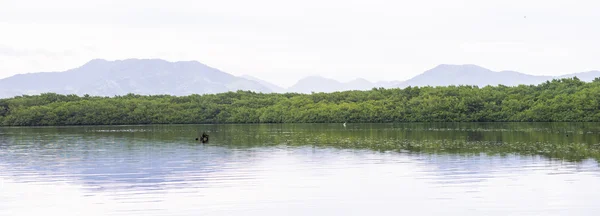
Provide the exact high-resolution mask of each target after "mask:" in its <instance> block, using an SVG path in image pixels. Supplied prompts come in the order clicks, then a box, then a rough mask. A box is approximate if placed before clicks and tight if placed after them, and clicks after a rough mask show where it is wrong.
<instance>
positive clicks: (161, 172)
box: [0, 123, 600, 189]
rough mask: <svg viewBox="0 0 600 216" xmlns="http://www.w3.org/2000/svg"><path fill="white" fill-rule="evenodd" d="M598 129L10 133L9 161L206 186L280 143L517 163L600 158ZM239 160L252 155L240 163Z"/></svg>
mask: <svg viewBox="0 0 600 216" xmlns="http://www.w3.org/2000/svg"><path fill="white" fill-rule="evenodd" d="M561 128H562V129H563V131H567V132H568V131H571V132H568V133H570V134H572V135H571V136H569V137H567V136H565V133H567V132H560V131H559V129H561ZM199 131H206V132H207V133H208V134H209V135H210V136H211V141H210V143H209V144H204V145H203V144H200V143H199V142H197V141H195V140H194V138H195V137H197V135H198V132H199ZM557 131H558V132H557ZM598 131H600V130H598V126H597V125H589V124H565V123H557V124H545V123H544V124H533V123H532V124H527V123H498V124H490V123H469V124H465V123H461V124H459V123H443V124H439V125H438V124H434V123H417V124H348V125H347V127H345V128H344V127H343V125H341V124H272V125H269V124H260V125H241V124H240V125H156V126H93V127H92V126H90V127H52V128H2V129H0V133H3V134H2V136H0V150H1V151H0V156H1V157H2V161H0V163H2V164H4V165H6V166H10V167H18V168H20V169H24V170H21V171H18V172H19V173H27V172H39V173H49V174H56V175H64V176H73V177H75V178H78V179H79V180H80V181H83V182H85V183H86V184H88V185H92V186H99V187H98V188H102V187H107V186H111V185H112V186H114V187H117V186H118V185H127V187H145V188H147V187H155V188H156V189H160V187H163V186H164V185H165V184H167V183H178V182H182V181H183V180H186V181H189V180H192V181H197V182H202V180H203V178H206V177H207V176H209V175H211V173H216V172H220V171H221V169H222V168H223V166H224V164H227V163H229V162H231V161H236V160H247V161H246V162H247V163H252V162H254V161H256V160H260V159H259V158H258V157H260V156H259V154H253V151H258V150H257V149H261V148H262V147H270V146H278V145H284V146H313V147H318V148H321V147H322V148H340V149H369V150H375V151H401V150H409V151H412V152H415V153H419V154H424V155H426V154H446V155H447V157H450V158H452V157H459V158H460V157H469V158H470V159H476V158H478V157H480V156H481V154H490V155H501V156H506V157H504V158H508V159H510V158H511V157H513V156H511V155H514V154H517V155H519V154H520V155H542V156H545V157H549V158H556V159H560V160H570V161H582V160H583V159H586V158H593V159H596V160H598V159H600V145H599V143H600V140H599V136H598V133H597V132H598ZM239 149H243V151H237V150H239ZM263 149H264V148H263ZM267 149H268V148H267ZM8 152H12V153H15V152H16V153H18V154H12V153H11V154H9V153H8ZM236 152H237V153H236ZM239 152H245V153H244V154H245V155H244V156H243V157H240V156H239V155H236V154H238V153H239ZM244 158H247V159H244ZM248 158H249V159H248ZM252 158H254V159H252ZM485 161H486V160H482V161H479V162H482V163H484V162H485ZM515 161H518V160H517V159H515ZM173 162H177V163H173ZM455 162H456V161H453V160H450V161H437V162H435V164H436V165H437V166H440V167H441V168H440V169H441V170H461V169H462V171H459V172H462V174H464V175H472V176H473V175H475V176H477V175H480V174H479V173H483V174H481V175H482V176H481V178H482V179H484V178H485V175H488V174H485V173H486V171H485V169H487V168H486V165H485V164H478V163H477V162H478V161H475V162H473V163H470V164H460V163H455ZM504 162H506V161H504ZM510 162H511V163H513V162H514V161H510ZM446 166H450V167H446ZM187 173H194V175H193V176H191V175H186V174H187ZM459 174H461V173H458V174H457V173H448V174H447V175H446V174H443V173H442V174H440V175H445V176H460V175H459ZM184 178H186V179H184ZM189 178H193V179H189ZM163 183H164V184H163ZM118 187H121V186H118ZM105 189H107V188H105Z"/></svg>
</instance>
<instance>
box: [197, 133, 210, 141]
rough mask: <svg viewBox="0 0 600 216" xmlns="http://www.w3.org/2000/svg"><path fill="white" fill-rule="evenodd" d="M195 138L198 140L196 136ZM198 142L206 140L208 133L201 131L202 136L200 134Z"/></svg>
mask: <svg viewBox="0 0 600 216" xmlns="http://www.w3.org/2000/svg"><path fill="white" fill-rule="evenodd" d="M196 140H198V138H196ZM200 142H202V143H206V142H208V134H206V132H202V136H200Z"/></svg>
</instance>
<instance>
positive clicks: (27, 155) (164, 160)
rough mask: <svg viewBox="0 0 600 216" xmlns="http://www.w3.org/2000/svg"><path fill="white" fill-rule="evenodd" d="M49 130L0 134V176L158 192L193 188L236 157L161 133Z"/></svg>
mask: <svg viewBox="0 0 600 216" xmlns="http://www.w3.org/2000/svg"><path fill="white" fill-rule="evenodd" d="M34 131H35V130H34ZM49 131H54V130H53V129H42V130H40V131H38V132H31V131H30V133H27V134H22V135H18V134H13V135H12V136H6V137H3V140H4V141H3V143H4V144H5V145H4V146H5V147H4V148H3V149H2V150H3V152H7V151H10V152H11V154H1V156H2V161H0V165H2V166H3V167H11V170H10V172H6V173H4V175H7V174H9V173H12V174H14V175H21V174H24V175H25V176H30V177H31V178H67V181H73V179H76V180H75V181H79V182H82V183H83V184H85V185H86V186H87V189H89V190H138V189H143V190H158V191H160V190H161V189H162V188H164V187H186V185H185V183H186V182H194V183H195V184H196V186H197V184H201V183H202V182H204V180H205V179H206V178H210V177H211V176H212V175H214V174H215V173H218V172H221V171H223V169H224V168H226V167H227V166H226V164H227V163H230V162H232V161H238V162H239V161H240V156H239V155H236V154H232V153H231V151H230V150H229V149H226V148H219V147H207V146H202V145H194V144H181V142H164V141H160V139H153V138H157V137H161V135H160V133H159V134H151V133H117V132H110V133H108V134H87V133H84V132H82V130H79V129H74V130H72V131H71V132H67V133H53V132H49ZM163 135H164V134H163ZM24 136H26V137H30V138H29V139H27V138H24ZM167 136H168V135H167ZM39 137H45V139H39ZM26 143H28V145H25V144H26ZM256 157H257V156H255V155H252V154H247V155H244V157H243V160H247V163H248V164H252V163H254V162H253V161H254V160H256ZM240 175H242V174H240ZM25 176H14V177H16V179H17V180H20V181H31V180H32V179H28V178H26V177H25ZM239 178H243V176H239ZM34 181H35V179H34Z"/></svg>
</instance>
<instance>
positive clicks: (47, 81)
mask: <svg viewBox="0 0 600 216" xmlns="http://www.w3.org/2000/svg"><path fill="white" fill-rule="evenodd" d="M574 76H577V77H578V78H579V79H581V80H583V81H588V82H589V81H591V80H593V79H594V78H596V77H600V71H587V72H580V73H572V74H566V75H562V76H535V75H528V74H524V73H520V72H516V71H499V72H495V71H492V70H489V69H486V68H483V67H480V66H477V65H448V64H442V65H438V66H436V67H435V68H432V69H430V70H427V71H425V72H423V73H422V74H419V75H417V76H415V77H413V78H411V79H409V80H406V81H382V82H370V81H368V80H365V79H355V80H352V81H349V82H340V81H337V80H334V79H329V78H324V77H319V76H309V77H306V78H303V79H301V80H299V81H298V82H297V83H296V84H294V85H293V86H291V87H289V88H287V89H286V88H283V87H280V86H278V85H276V84H273V83H269V82H267V81H264V80H261V79H259V78H256V77H252V76H248V75H244V76H234V75H231V74H228V73H226V72H223V71H220V70H218V69H215V68H212V67H209V66H207V65H204V64H202V63H200V62H197V61H179V62H168V61H165V60H161V59H126V60H116V61H107V60H103V59H95V60H92V61H90V62H88V63H86V64H84V65H82V66H81V67H78V68H74V69H71V70H67V71H64V72H42V73H28V74H18V75H14V76H11V77H8V78H4V79H0V98H7V97H13V96H18V95H24V94H27V95H33V94H40V93H44V92H55V93H59V94H77V95H83V94H89V95H98V96H114V95H125V94H128V93H135V94H142V95H155V94H170V95H189V94H211V93H221V92H228V91H237V90H250V91H255V92H263V93H271V92H277V93H282V92H298V93H311V92H335V91H347V90H368V89H372V88H375V87H384V88H404V87H408V86H448V85H477V86H486V85H499V84H502V85H507V86H514V85H519V84H527V85H528V84H539V83H542V82H545V81H547V80H552V79H555V78H567V77H574Z"/></svg>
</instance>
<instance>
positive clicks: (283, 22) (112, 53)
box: [0, 0, 600, 86]
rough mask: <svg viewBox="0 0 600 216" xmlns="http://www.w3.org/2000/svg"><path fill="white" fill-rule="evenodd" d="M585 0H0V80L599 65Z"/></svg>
mask: <svg viewBox="0 0 600 216" xmlns="http://www.w3.org/2000/svg"><path fill="white" fill-rule="evenodd" d="M598 11H600V1H595V0H571V1H554V0H545V1H542V0H539V1H538V0H486V1H481V0H420V1H404V0H389V1H388V0H302V1H287V0H252V1H248V0H219V1H214V0H210V1H208V0H169V1H157V0H120V1H112V0H52V1H47V0H0V78H5V77H8V76H12V75H14V74H19V73H29V72H46V71H64V70H67V69H71V68H76V67H78V66H81V65H83V64H85V63H86V62H88V61H90V60H91V59H98V58H101V59H107V60H118V59H128V58H142V59H143V58H160V59H165V60H169V61H189V60H196V61H199V62H202V63H204V64H206V65H209V66H211V67H215V68H218V69H220V70H222V71H225V72H228V73H231V74H234V75H244V74H247V75H251V76H254V77H258V78H261V79H264V80H267V81H269V82H272V83H275V84H278V85H281V86H290V85H292V84H294V83H295V82H296V81H297V80H298V79H301V78H303V77H306V76H312V75H319V76H323V77H328V78H333V79H337V80H340V81H348V80H351V79H355V78H365V79H367V80H370V81H381V80H387V81H391V80H406V79H409V78H411V77H413V76H416V75H418V74H420V73H422V72H423V71H425V70H428V69H431V68H433V67H435V66H437V65H439V64H476V65H480V66H483V67H486V68H489V69H492V70H496V71H501V70H515V71H520V72H523V73H528V74H534V75H562V74H567V73H574V72H583V71H589V70H600V61H598V57H600V42H598V38H600V28H599V27H598V26H600V13H598Z"/></svg>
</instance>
